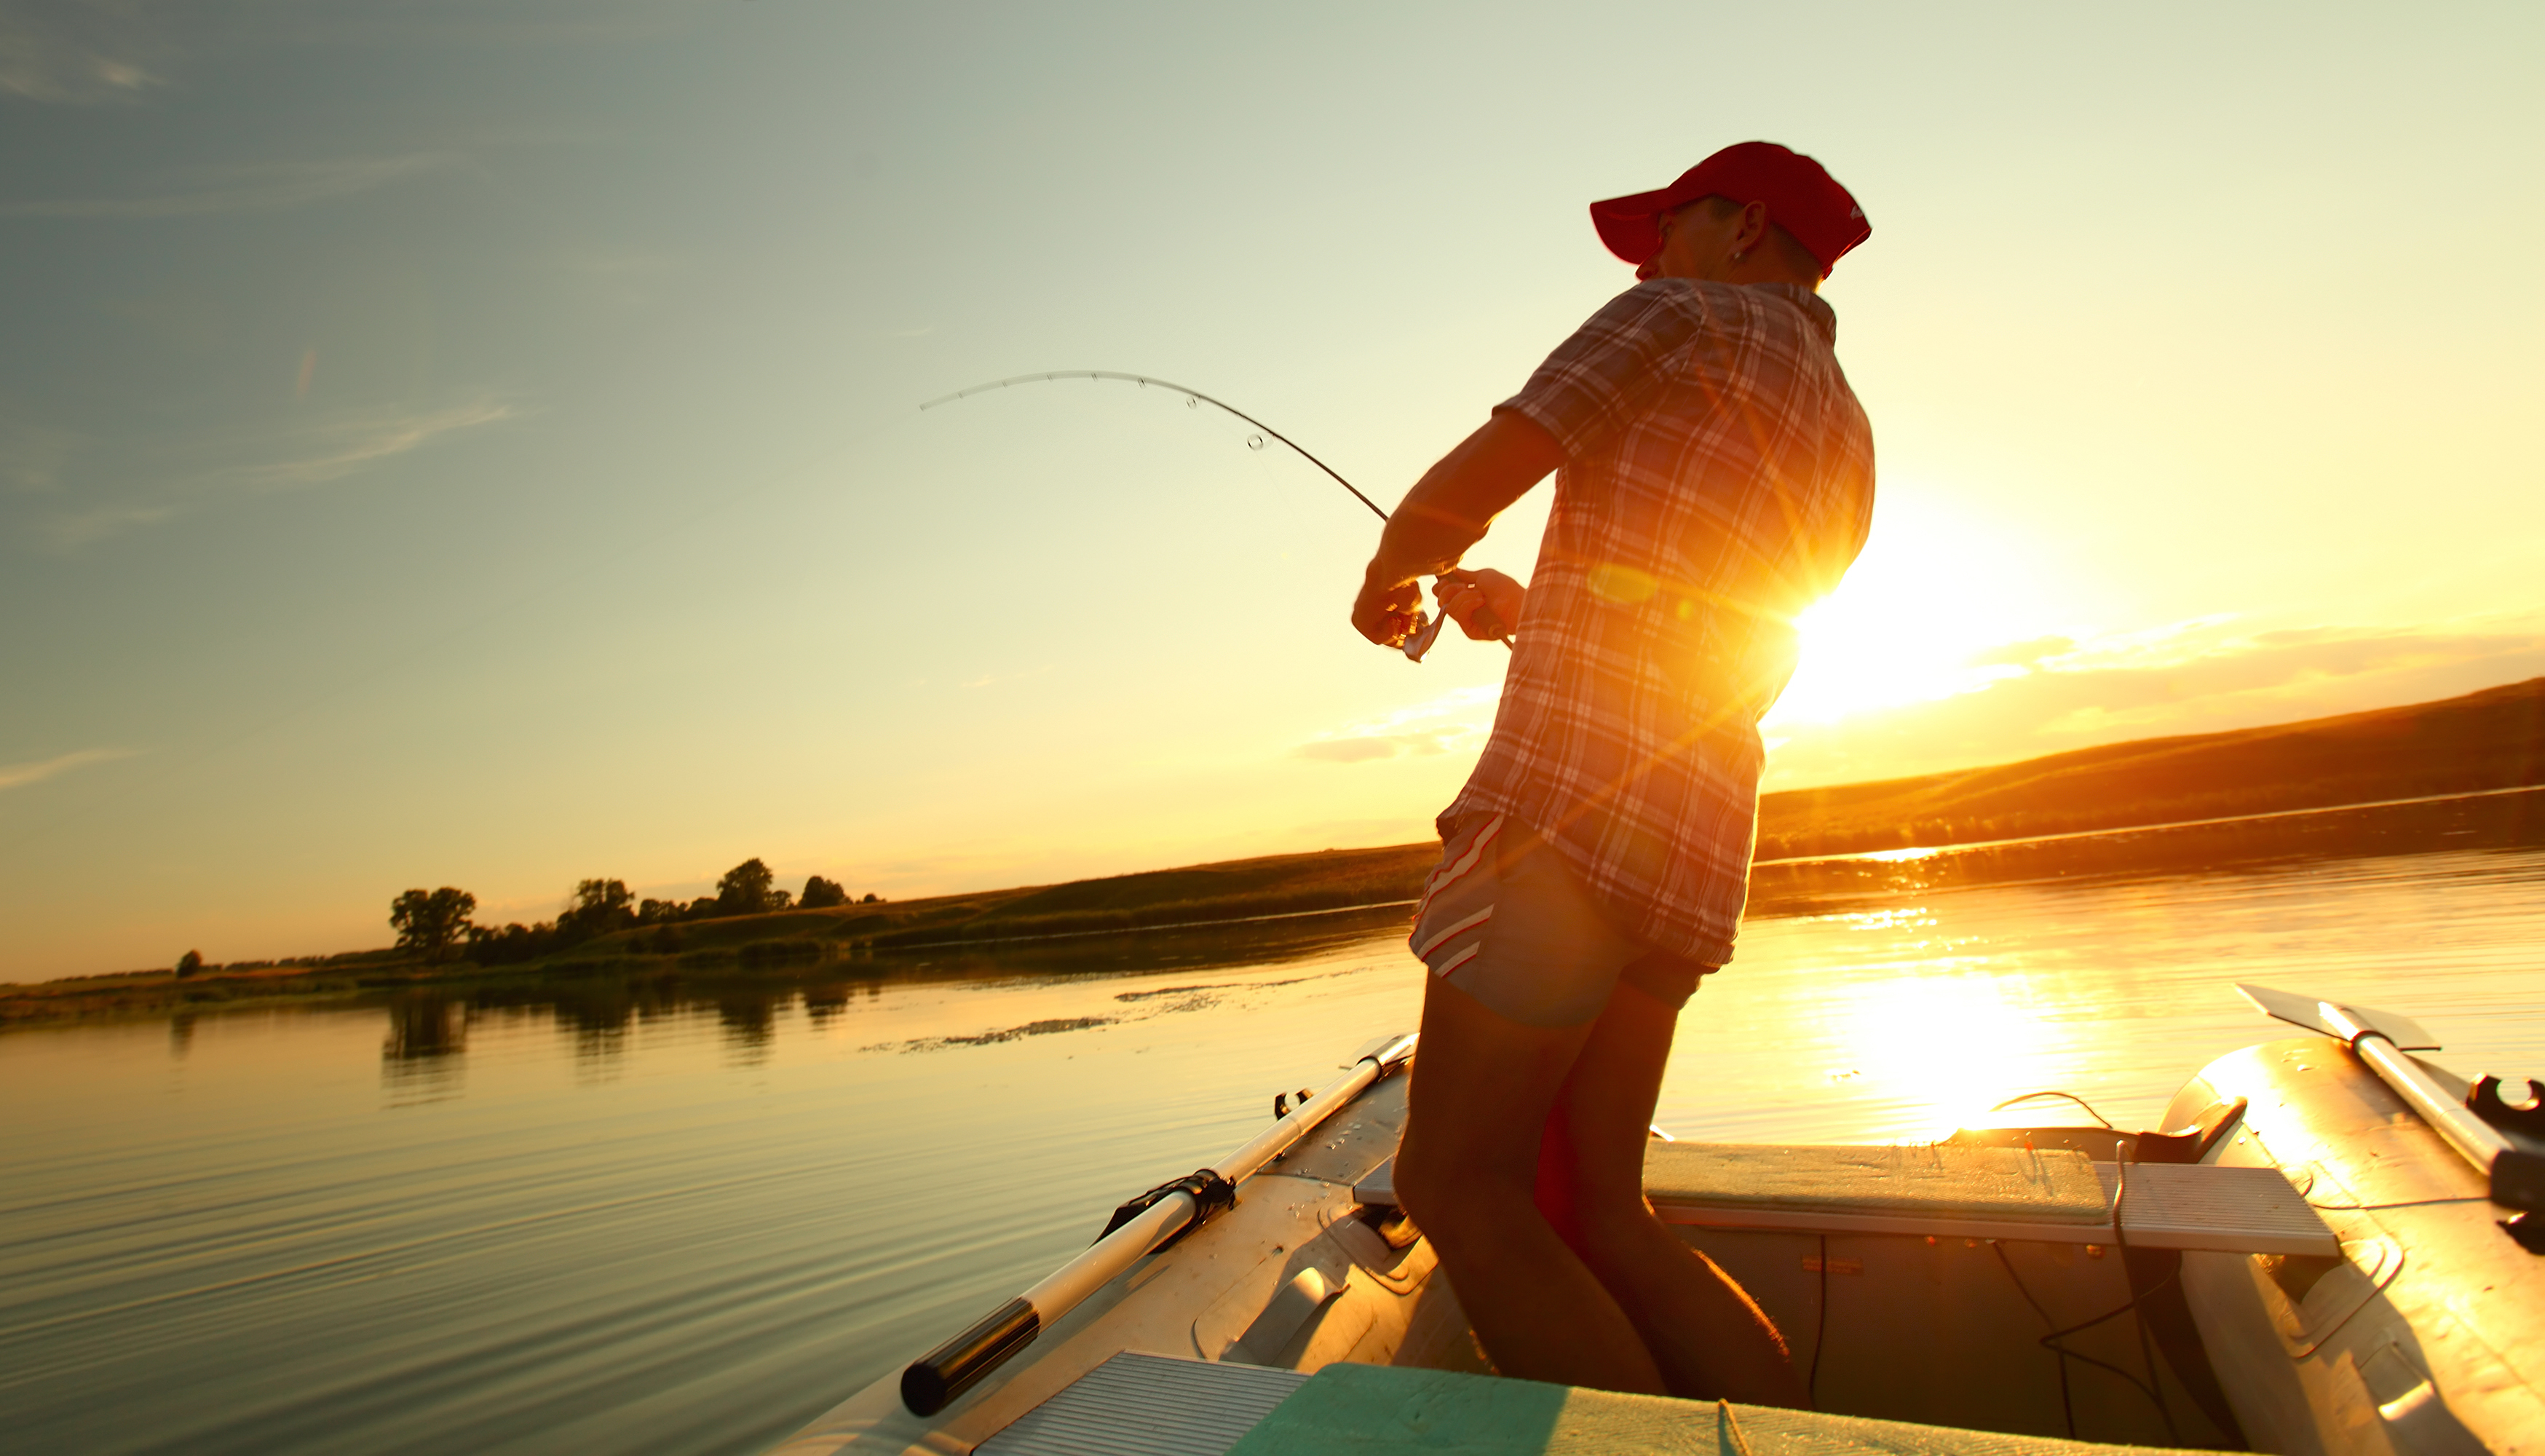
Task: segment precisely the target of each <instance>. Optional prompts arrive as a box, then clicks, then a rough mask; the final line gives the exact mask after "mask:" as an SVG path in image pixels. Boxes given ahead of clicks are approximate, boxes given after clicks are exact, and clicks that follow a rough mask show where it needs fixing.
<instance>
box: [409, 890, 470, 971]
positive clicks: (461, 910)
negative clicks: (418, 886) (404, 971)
mask: <svg viewBox="0 0 2545 1456" xmlns="http://www.w3.org/2000/svg"><path fill="white" fill-rule="evenodd" d="M476 913H477V897H476V896H474V895H471V894H469V893H468V892H467V891H466V890H460V889H454V888H452V886H450V885H444V886H443V887H442V888H441V889H439V890H435V891H433V892H431V893H430V894H428V893H426V892H425V891H423V890H409V891H407V892H406V893H405V894H403V895H400V896H398V897H397V898H396V899H395V900H392V901H390V902H389V929H390V930H395V931H397V943H398V948H399V949H401V950H419V951H422V952H423V953H424V957H425V959H427V960H440V959H442V958H443V957H444V956H445V955H448V954H449V953H450V951H451V945H452V941H454V940H457V939H458V938H459V937H460V935H461V934H462V933H463V932H465V931H466V930H468V928H469V927H468V917H470V916H471V915H474V914H476Z"/></svg>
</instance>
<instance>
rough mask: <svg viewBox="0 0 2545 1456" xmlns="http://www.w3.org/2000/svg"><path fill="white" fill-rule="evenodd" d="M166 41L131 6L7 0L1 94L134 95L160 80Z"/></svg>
mask: <svg viewBox="0 0 2545 1456" xmlns="http://www.w3.org/2000/svg"><path fill="white" fill-rule="evenodd" d="M163 48H164V47H163V45H162V43H161V41H160V40H159V36H158V32H157V30H156V28H155V27H152V26H150V25H149V24H148V23H147V22H145V21H144V20H143V18H142V16H141V14H140V11H139V8H138V7H136V6H133V5H129V4H117V3H112V0H108V3H90V4H64V3H59V0H55V3H49V4H48V3H43V0H0V92H5V93H7V94H9V95H12V96H19V97H24V98H26V99H27V100H29V101H42V102H55V103H68V104H72V105H95V104H98V103H101V102H117V101H130V100H132V99H133V98H134V97H136V96H138V95H140V94H141V93H142V92H144V91H146V90H148V89H150V88H151V87H154V86H157V85H158V84H160V82H159V78H158V77H157V76H156V75H153V74H152V73H151V71H150V69H149V66H150V65H151V64H152V63H154V61H153V57H155V56H156V55H157V54H158V53H159V52H160V51H161V50H162V49H163Z"/></svg>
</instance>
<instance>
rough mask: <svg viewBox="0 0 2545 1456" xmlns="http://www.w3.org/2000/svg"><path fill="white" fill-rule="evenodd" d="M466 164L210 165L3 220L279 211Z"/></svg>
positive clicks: (421, 158)
mask: <svg viewBox="0 0 2545 1456" xmlns="http://www.w3.org/2000/svg"><path fill="white" fill-rule="evenodd" d="M460 161H461V158H460V157H459V155H458V154H457V153H455V152H409V153H406V154H405V155H402V156H391V157H337V158H331V159H325V160H318V161H303V162H257V163H251V164H246V165H241V166H233V167H206V168H200V169H197V170H195V171H192V172H188V173H184V174H181V175H179V176H177V177H175V178H173V179H171V180H170V181H169V182H168V183H167V184H166V185H164V186H162V187H159V188H157V189H155V190H153V191H150V192H145V193H140V194H137V195H133V196H126V197H106V198H62V199H54V200H50V201H44V202H13V203H10V204H9V205H8V206H6V207H0V216H9V217H61V218H83V219H86V218H104V219H110V220H125V221H141V220H148V219H153V218H163V217H202V216H206V215H209V214H212V213H219V212H275V211H282V210H284V209H287V208H291V207H304V206H307V205H309V204H310V203H312V202H331V201H333V200H335V199H338V198H350V197H354V196H357V195H358V194H362V193H367V192H370V191H373V190H374V189H377V188H381V187H385V186H387V185H388V184H390V183H392V182H396V181H399V180H400V179H402V178H408V177H417V176H421V175H423V174H425V173H428V172H440V171H444V170H447V169H449V168H452V167H456V166H457V165H459V163H460Z"/></svg>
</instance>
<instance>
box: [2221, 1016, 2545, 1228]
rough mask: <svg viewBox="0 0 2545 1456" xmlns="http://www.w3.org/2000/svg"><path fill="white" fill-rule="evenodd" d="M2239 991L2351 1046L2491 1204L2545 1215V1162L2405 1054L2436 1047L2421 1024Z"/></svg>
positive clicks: (2294, 1021)
mask: <svg viewBox="0 0 2545 1456" xmlns="http://www.w3.org/2000/svg"><path fill="white" fill-rule="evenodd" d="M2236 989H2237V990H2238V991H2241V992H2243V993H2244V994H2245V999H2246V1000H2247V1001H2250V1002H2252V1003H2253V1004H2254V1005H2256V1006H2258V1007H2259V1008H2261V1010H2262V1011H2263V1013H2264V1014H2265V1015H2270V1016H2276V1017H2278V1018H2279V1019H2280V1020H2283V1021H2287V1022H2289V1023H2291V1024H2292V1025H2298V1026H2304V1027H2305V1028H2307V1029H2308V1030H2309V1031H2321V1032H2323V1033H2324V1034H2325V1035H2327V1036H2331V1037H2336V1038H2338V1039H2340V1040H2342V1041H2345V1042H2348V1043H2349V1044H2350V1049H2351V1051H2352V1052H2353V1053H2355V1054H2356V1055H2357V1056H2358V1058H2359V1060H2361V1061H2363V1062H2365V1063H2367V1064H2368V1068H2369V1070H2370V1071H2372V1072H2375V1073H2376V1074H2377V1076H2378V1079H2379V1080H2380V1081H2382V1082H2384V1083H2385V1084H2386V1085H2387V1086H2388V1087H2390V1088H2393V1089H2394V1090H2395V1095H2397V1096H2399V1097H2402V1098H2403V1099H2404V1101H2405V1103H2406V1104H2407V1105H2408V1106H2410V1107H2411V1108H2412V1109H2413V1110H2414V1111H2416V1112H2419V1113H2420V1114H2422V1121H2423V1122H2426V1123H2428V1124H2429V1125H2430V1126H2431V1128H2432V1129H2434V1130H2435V1131H2436V1132H2437V1133H2438V1135H2439V1136H2440V1137H2442V1138H2444V1139H2446V1140H2447V1144H2448V1146H2449V1147H2451V1148H2454V1149H2456V1150H2457V1152H2458V1154H2459V1155H2460V1156H2462V1157H2463V1158H2464V1159H2465V1161H2466V1162H2468V1163H2471V1164H2473V1165H2474V1167H2475V1171H2476V1172H2478V1173H2482V1174H2483V1175H2484V1176H2485V1177H2486V1178H2487V1179H2488V1180H2489V1181H2490V1184H2491V1189H2490V1191H2491V1194H2492V1201H2493V1202H2495V1203H2499V1204H2502V1205H2504V1206H2505V1207H2509V1208H2525V1209H2545V1157H2539V1156H2538V1155H2536V1154H2534V1153H2530V1152H2528V1151H2526V1150H2525V1149H2523V1148H2520V1147H2518V1146H2517V1145H2515V1144H2513V1143H2511V1142H2510V1141H2509V1139H2507V1138H2505V1137H2504V1136H2502V1133H2501V1129H2499V1128H2497V1127H2494V1126H2493V1125H2492V1124H2491V1123H2489V1122H2486V1121H2484V1120H2483V1119H2482V1118H2480V1117H2477V1116H2476V1115H2475V1114H2474V1113H2473V1112H2471V1111H2469V1110H2468V1109H2467V1108H2466V1106H2465V1104H2464V1103H2462V1102H2460V1101H2458V1100H2457V1099H2456V1098H2455V1097H2452V1096H2450V1095H2448V1093H2447V1091H2446V1089H2444V1088H2442V1087H2440V1086H2439V1084H2438V1083H2437V1082H2436V1081H2435V1080H2433V1079H2432V1078H2431V1076H2430V1074H2429V1073H2427V1072H2424V1071H2422V1067H2421V1064H2420V1063H2418V1062H2416V1061H2414V1060H2413V1059H2412V1058H2411V1057H2408V1056H2406V1055H2405V1053H2406V1052H2408V1051H2436V1050H2438V1048H2439V1043H2438V1038H2436V1037H2434V1036H2432V1035H2430V1033H2429V1032H2427V1031H2425V1030H2423V1029H2422V1025H2421V1023H2420V1022H2418V1021H2416V1020H2414V1019H2413V1018H2412V1017H2410V1016H2404V1015H2398V1014H2396V1013H2395V1012H2393V1011H2379V1010H2377V1009H2376V1008H2375V1007H2363V1006H2349V1005H2344V1004H2340V1003H2337V1002H2330V1001H2319V1000H2317V999H2316V998H2314V997H2311V996H2293V995H2291V994H2289V993H2288V992H2285V991H2273V990H2272V989H2270V988H2269V987H2267V986H2242V985H2240V986H2238V987H2237V988H2236Z"/></svg>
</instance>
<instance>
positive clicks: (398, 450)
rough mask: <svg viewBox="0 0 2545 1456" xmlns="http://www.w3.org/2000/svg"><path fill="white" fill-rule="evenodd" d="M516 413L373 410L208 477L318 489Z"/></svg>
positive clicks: (503, 407) (265, 487)
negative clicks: (275, 454) (281, 452)
mask: <svg viewBox="0 0 2545 1456" xmlns="http://www.w3.org/2000/svg"><path fill="white" fill-rule="evenodd" d="M520 413H521V411H519V410H517V409H515V408H514V407H513V406H511V405H509V404H503V403H500V402H498V401H495V400H491V399H481V400H477V401H475V402H474V403H470V404H463V405H454V406H452V407H451V408H449V409H442V410H429V411H423V412H415V411H408V410H374V411H368V412H364V413H359V414H354V415H349V416H340V417H338V418H336V419H333V420H330V421H327V422H325V423H323V424H319V425H313V426H311V427H309V428H307V429H305V430H303V431H300V432H298V434H297V435H296V436H295V437H293V438H292V439H291V441H290V444H291V446H292V452H291V454H290V455H289V456H287V458H283V459H277V460H267V461H262V462H258V463H254V464H244V465H236V466H232V467H230V468H229V469H226V470H222V471H219V472H216V473H215V474H214V475H213V476H211V477H210V478H211V480H212V481H214V482H216V483H217V482H235V483H237V484H239V485H243V486H246V487H248V488H249V489H251V490H255V491H260V492H263V491H277V490H297V489H300V488H303V487H306V486H312V485H323V484H325V483H326V482H328V481H331V480H341V479H343V478H344V477H345V476H348V475H351V474H353V473H354V472H355V471H357V470H360V469H362V468H363V467H365V466H367V465H371V464H376V463H378V462H379V461H381V460H385V459H388V458H389V457H391V456H393V455H403V454H406V453H408V452H409V451H411V450H418V449H422V448H423V447H424V446H425V445H430V444H432V443H433V442H434V441H435V440H436V439H438V438H440V437H442V436H445V435H450V434H453V433H455V432H457V431H461V430H473V429H476V428H477V427H478V426H480V425H492V424H495V423H497V422H499V421H503V420H510V419H514V418H516V417H517V416H519V415H520Z"/></svg>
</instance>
